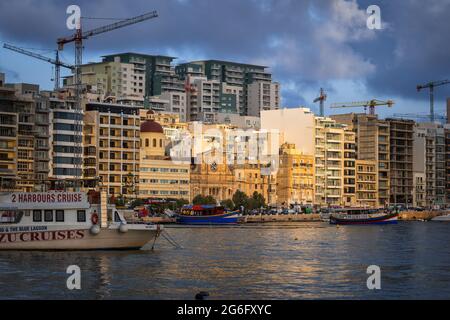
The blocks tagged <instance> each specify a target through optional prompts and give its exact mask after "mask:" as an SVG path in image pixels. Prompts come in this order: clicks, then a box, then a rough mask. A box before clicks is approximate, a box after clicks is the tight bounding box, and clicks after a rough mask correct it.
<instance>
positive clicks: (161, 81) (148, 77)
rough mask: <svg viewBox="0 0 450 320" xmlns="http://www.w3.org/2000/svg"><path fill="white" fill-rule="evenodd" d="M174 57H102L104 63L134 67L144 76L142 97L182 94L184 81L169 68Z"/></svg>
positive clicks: (133, 55) (113, 55)
mask: <svg viewBox="0 0 450 320" xmlns="http://www.w3.org/2000/svg"><path fill="white" fill-rule="evenodd" d="M174 59H175V58H174V57H169V56H162V55H147V54H139V53H133V52H128V53H119V54H112V55H108V56H104V57H103V61H104V62H111V61H116V62H117V61H119V62H121V63H127V64H131V65H133V66H134V68H135V69H136V70H139V71H140V74H141V75H143V76H144V80H145V82H144V83H145V86H144V87H145V90H144V96H145V97H151V96H159V95H161V94H162V93H164V92H167V91H169V92H184V81H183V80H180V79H179V77H178V76H177V74H176V73H175V68H174V67H172V66H171V64H172V61H173V60H174Z"/></svg>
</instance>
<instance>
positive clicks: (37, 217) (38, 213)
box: [33, 210, 42, 222]
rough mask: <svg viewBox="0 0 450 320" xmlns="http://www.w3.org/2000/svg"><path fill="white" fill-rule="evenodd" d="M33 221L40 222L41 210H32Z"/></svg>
mask: <svg viewBox="0 0 450 320" xmlns="http://www.w3.org/2000/svg"><path fill="white" fill-rule="evenodd" d="M33 222H42V211H41V210H33Z"/></svg>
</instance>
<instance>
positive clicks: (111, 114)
mask: <svg viewBox="0 0 450 320" xmlns="http://www.w3.org/2000/svg"><path fill="white" fill-rule="evenodd" d="M85 110H86V111H85V114H84V126H85V127H84V163H83V169H84V177H85V178H96V177H99V178H100V181H101V184H102V185H103V187H105V188H106V190H107V191H108V195H109V196H110V197H112V196H114V197H117V196H124V197H128V198H133V197H137V196H138V192H139V161H140V158H139V152H140V118H139V109H138V108H137V107H134V106H126V105H119V104H108V103H94V102H88V103H86V107H85Z"/></svg>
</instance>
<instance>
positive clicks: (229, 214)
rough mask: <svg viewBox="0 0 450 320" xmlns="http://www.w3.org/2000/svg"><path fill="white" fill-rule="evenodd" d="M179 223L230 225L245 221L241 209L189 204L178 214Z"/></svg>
mask: <svg viewBox="0 0 450 320" xmlns="http://www.w3.org/2000/svg"><path fill="white" fill-rule="evenodd" d="M176 221H177V223H178V224H184V225H230V224H239V223H242V222H244V218H243V217H242V215H241V214H240V213H239V211H227V210H226V209H225V208H224V207H221V206H216V205H189V206H184V207H183V208H182V209H181V213H180V214H178V215H177V216H176Z"/></svg>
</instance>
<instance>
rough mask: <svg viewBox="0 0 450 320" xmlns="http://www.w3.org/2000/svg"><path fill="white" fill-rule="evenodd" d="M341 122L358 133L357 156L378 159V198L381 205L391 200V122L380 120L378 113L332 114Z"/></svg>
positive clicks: (371, 159) (370, 159)
mask: <svg viewBox="0 0 450 320" xmlns="http://www.w3.org/2000/svg"><path fill="white" fill-rule="evenodd" d="M331 118H332V119H334V120H336V121H337V122H339V123H343V124H346V125H347V126H348V128H349V129H351V130H353V131H354V132H355V135H356V158H357V159H358V160H369V161H376V162H377V163H378V166H377V176H378V183H377V185H378V199H379V203H378V204H379V205H380V206H386V205H388V204H389V201H390V195H389V193H390V186H389V184H390V169H389V167H390V151H389V148H390V142H389V136H390V130H389V123H387V122H386V121H383V120H379V119H378V116H376V115H369V114H357V113H349V114H340V115H333V116H331Z"/></svg>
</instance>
